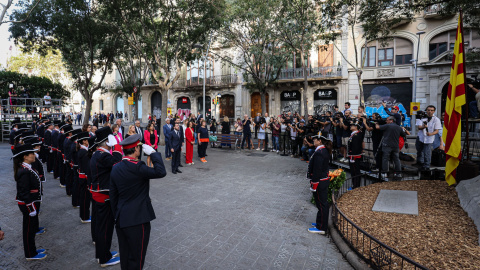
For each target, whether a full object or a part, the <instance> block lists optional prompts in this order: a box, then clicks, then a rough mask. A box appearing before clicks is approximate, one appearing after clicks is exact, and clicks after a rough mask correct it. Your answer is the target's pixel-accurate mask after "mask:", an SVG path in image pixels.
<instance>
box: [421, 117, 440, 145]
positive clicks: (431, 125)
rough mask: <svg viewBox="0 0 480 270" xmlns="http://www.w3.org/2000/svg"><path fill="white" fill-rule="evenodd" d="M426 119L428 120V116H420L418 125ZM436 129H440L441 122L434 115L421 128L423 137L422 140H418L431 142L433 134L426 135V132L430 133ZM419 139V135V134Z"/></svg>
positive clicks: (433, 138) (433, 137)
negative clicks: (425, 126)
mask: <svg viewBox="0 0 480 270" xmlns="http://www.w3.org/2000/svg"><path fill="white" fill-rule="evenodd" d="M427 121H428V118H422V119H421V122H422V123H420V125H423V122H427ZM437 129H438V130H440V129H442V123H441V122H440V119H439V118H438V117H436V116H435V115H434V116H433V117H432V119H430V122H428V123H427V128H424V129H423V130H421V131H422V132H423V136H424V137H423V140H420V141H421V142H423V143H433V141H434V140H435V135H431V136H427V132H429V133H432V132H434V131H435V130H437ZM422 132H419V133H422ZM419 139H420V136H419Z"/></svg>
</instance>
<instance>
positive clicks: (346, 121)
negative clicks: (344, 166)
mask: <svg viewBox="0 0 480 270" xmlns="http://www.w3.org/2000/svg"><path fill="white" fill-rule="evenodd" d="M354 119H355V117H353V116H352V111H350V110H345V118H340V127H341V129H343V131H342V132H343V133H342V148H340V150H341V152H342V156H343V158H342V159H340V162H348V159H347V144H348V138H350V134H351V132H350V125H351V124H352V122H353V120H354Z"/></svg>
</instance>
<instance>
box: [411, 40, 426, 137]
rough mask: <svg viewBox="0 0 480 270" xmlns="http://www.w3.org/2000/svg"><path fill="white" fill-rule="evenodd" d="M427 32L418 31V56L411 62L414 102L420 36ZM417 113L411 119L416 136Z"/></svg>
mask: <svg viewBox="0 0 480 270" xmlns="http://www.w3.org/2000/svg"><path fill="white" fill-rule="evenodd" d="M423 34H425V32H424V31H420V32H417V35H418V44H417V56H416V57H415V59H412V60H411V62H413V65H414V67H413V68H414V73H413V94H412V102H417V67H418V51H419V49H420V36H421V35H423ZM416 116H417V114H416V113H413V112H412V119H411V121H410V127H411V129H412V135H413V136H416V135H417V134H416V133H417V130H416V127H415V122H416Z"/></svg>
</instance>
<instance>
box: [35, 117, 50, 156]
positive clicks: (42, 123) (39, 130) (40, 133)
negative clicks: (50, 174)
mask: <svg viewBox="0 0 480 270" xmlns="http://www.w3.org/2000/svg"><path fill="white" fill-rule="evenodd" d="M47 121H48V119H47V118H44V117H42V119H40V122H39V125H38V127H37V136H38V137H39V138H40V140H42V142H43V143H45V122H47ZM39 155H40V159H41V160H42V162H43V163H45V162H47V156H46V149H45V146H44V145H42V148H41V149H40V153H39Z"/></svg>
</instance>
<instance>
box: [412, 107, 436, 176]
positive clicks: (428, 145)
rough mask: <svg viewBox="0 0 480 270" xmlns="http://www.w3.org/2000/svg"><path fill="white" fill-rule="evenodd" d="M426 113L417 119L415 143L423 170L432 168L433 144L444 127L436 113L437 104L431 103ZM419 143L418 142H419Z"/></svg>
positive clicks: (418, 159)
mask: <svg viewBox="0 0 480 270" xmlns="http://www.w3.org/2000/svg"><path fill="white" fill-rule="evenodd" d="M426 112H427V113H426V115H422V116H423V117H422V118H421V119H420V120H417V121H416V123H415V125H416V126H417V128H418V130H419V132H418V140H417V142H416V144H415V146H416V148H417V163H416V164H417V165H418V166H421V167H422V170H428V169H429V168H430V162H431V160H432V144H433V141H434V140H435V135H436V134H437V133H438V132H439V131H440V129H442V123H441V122H440V119H439V118H438V117H436V116H435V115H434V113H435V106H433V105H429V106H428V107H427V109H426ZM417 143H418V144H417Z"/></svg>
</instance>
